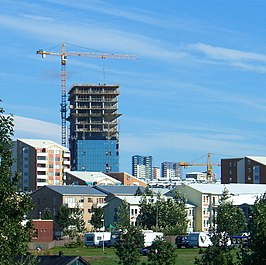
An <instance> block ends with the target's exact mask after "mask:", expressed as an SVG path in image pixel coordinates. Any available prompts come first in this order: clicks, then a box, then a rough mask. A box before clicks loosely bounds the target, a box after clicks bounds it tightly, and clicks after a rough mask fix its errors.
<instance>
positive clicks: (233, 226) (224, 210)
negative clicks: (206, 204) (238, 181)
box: [216, 189, 247, 237]
mask: <svg viewBox="0 0 266 265" xmlns="http://www.w3.org/2000/svg"><path fill="white" fill-rule="evenodd" d="M216 225H217V232H218V233H224V232H225V233H226V234H227V235H228V236H229V237H232V236H233V235H239V234H241V233H243V232H245V231H246V228H247V223H246V218H245V215H244V212H243V211H242V210H241V209H240V208H239V207H237V206H235V205H233V203H232V201H230V195H229V191H228V190H227V189H224V191H223V193H222V196H221V199H220V205H219V206H218V208H217V216H216Z"/></svg>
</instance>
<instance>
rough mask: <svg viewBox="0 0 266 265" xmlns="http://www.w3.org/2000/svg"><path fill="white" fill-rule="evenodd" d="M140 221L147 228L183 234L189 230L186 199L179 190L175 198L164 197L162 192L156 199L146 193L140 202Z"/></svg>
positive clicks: (170, 233)
mask: <svg viewBox="0 0 266 265" xmlns="http://www.w3.org/2000/svg"><path fill="white" fill-rule="evenodd" d="M138 223H139V224H140V225H141V226H142V227H143V228H147V229H154V230H159V231H163V232H164V234H166V235H173V234H183V233H186V231H187V223H188V220H187V210H186V200H185V199H184V198H183V197H181V196H180V194H179V193H178V191H177V192H176V194H175V197H174V198H163V197H162V196H161V194H160V193H158V194H157V197H156V199H155V197H154V195H153V194H152V195H151V196H150V197H147V196H146V194H145V193H144V194H143V196H142V199H141V203H140V214H139V217H138Z"/></svg>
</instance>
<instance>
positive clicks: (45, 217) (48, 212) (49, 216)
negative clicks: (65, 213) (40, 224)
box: [42, 207, 53, 220]
mask: <svg viewBox="0 0 266 265" xmlns="http://www.w3.org/2000/svg"><path fill="white" fill-rule="evenodd" d="M42 219H43V220H53V215H52V212H51V209H50V208H48V207H47V208H45V209H44V212H43V216H42Z"/></svg>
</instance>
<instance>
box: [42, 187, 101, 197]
mask: <svg viewBox="0 0 266 265" xmlns="http://www.w3.org/2000/svg"><path fill="white" fill-rule="evenodd" d="M44 187H47V188H49V189H51V190H53V191H55V192H57V193H60V194H62V195H96V196H105V195H106V194H105V193H103V192H101V191H99V190H97V189H95V188H93V187H88V186H85V185H84V186H81V185H62V186H60V185H47V186H44Z"/></svg>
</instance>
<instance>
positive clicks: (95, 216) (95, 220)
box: [91, 208, 104, 229]
mask: <svg viewBox="0 0 266 265" xmlns="http://www.w3.org/2000/svg"><path fill="white" fill-rule="evenodd" d="M103 214H104V209H103V208H94V209H93V213H92V217H91V224H92V225H93V226H94V228H95V229H99V228H101V227H102V226H103V222H102V220H103Z"/></svg>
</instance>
